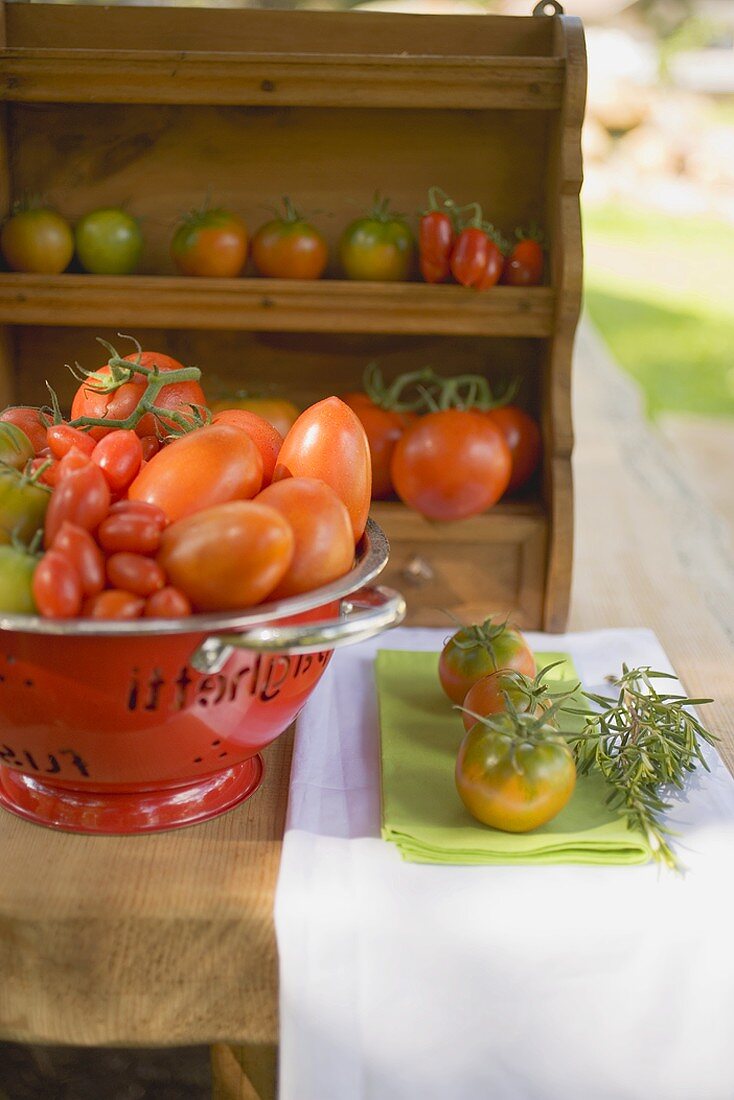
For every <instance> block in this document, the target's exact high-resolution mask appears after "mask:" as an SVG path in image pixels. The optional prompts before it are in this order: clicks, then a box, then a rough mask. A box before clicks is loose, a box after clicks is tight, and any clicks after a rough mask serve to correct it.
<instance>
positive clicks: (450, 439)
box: [390, 409, 512, 520]
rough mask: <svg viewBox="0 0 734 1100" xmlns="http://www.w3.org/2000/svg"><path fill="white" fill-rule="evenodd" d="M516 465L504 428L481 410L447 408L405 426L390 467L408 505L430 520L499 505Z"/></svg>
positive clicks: (396, 488) (395, 484)
mask: <svg viewBox="0 0 734 1100" xmlns="http://www.w3.org/2000/svg"><path fill="white" fill-rule="evenodd" d="M487 428H490V429H491V430H490V431H487ZM511 466H512V463H511V459H510V449H509V447H508V446H507V444H506V443H505V439H504V436H503V435H502V433H501V432H500V430H499V428H497V427H495V425H494V424H491V423H490V422H489V421H488V420H487V419H486V417H484V416H482V415H481V414H479V413H473V412H464V411H461V410H459V409H445V410H444V411H442V412H437V413H429V414H428V415H427V416H422V417H420V418H419V419H418V420H417V421H416V422H415V424H412V425H411V426H410V427H409V428H408V429H407V430H406V432H405V433H404V435H403V436H402V437H401V438H400V439H399V440H398V442H397V444H396V445H395V450H394V451H393V456H392V462H391V466H390V470H391V474H392V480H393V485H394V486H395V491H396V493H397V494H398V496H399V497H400V499H401V500H402V501H403V502H404V503H405V504H407V505H408V506H409V507H411V508H414V509H415V510H416V511H417V512H420V513H421V514H422V515H424V516H426V517H427V518H428V519H434V520H455V519H467V518H468V517H469V516H475V515H477V514H478V513H479V512H484V511H485V510H486V509H487V508H489V507H491V505H493V504H495V503H496V502H497V501H498V500H499V499H500V497H501V496H502V494H503V493H504V491H505V489H506V488H507V486H508V484H509V481H510V470H511Z"/></svg>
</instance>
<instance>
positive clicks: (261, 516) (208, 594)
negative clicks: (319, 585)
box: [158, 500, 295, 611]
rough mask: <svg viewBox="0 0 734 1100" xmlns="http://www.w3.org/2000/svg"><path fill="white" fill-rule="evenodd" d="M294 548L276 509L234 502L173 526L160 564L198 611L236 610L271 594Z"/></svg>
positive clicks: (167, 532)
mask: <svg viewBox="0 0 734 1100" xmlns="http://www.w3.org/2000/svg"><path fill="white" fill-rule="evenodd" d="M294 547H295V538H294V536H293V530H292V529H291V526H290V524H289V523H288V522H287V521H286V520H285V519H284V518H283V516H282V515H281V514H280V513H279V512H276V511H275V509H274V508H269V507H268V506H267V505H266V504H260V503H258V502H256V501H252V500H235V501H230V502H229V503H227V504H218V505H217V506H216V507H214V508H206V509H204V510H203V511H201V512H195V513H194V515H191V516H187V517H186V518H185V519H181V520H179V521H178V523H172V524H171V526H170V527H167V528H166V530H165V531H164V532H163V534H162V536H161V549H160V553H159V555H158V561H159V563H160V564H161V565H162V566H163V568H164V570H165V571H166V574H167V575H168V577H169V579H170V581H171V582H172V584H173V585H175V587H176V588H179V589H180V590H181V591H182V592H183V593H184V595H185V596H187V597H188V599H189V600H190V601H191V605H192V607H194V608H195V609H196V610H197V611H234V610H237V609H238V608H243V607H250V606H251V605H252V604H257V603H260V602H261V601H262V600H264V599H265V598H266V596H269V595H270V593H271V592H272V591H273V590H274V589H275V587H276V586H277V585H278V584H279V583H280V581H281V580H282V579H283V577H284V576H285V574H286V571H287V569H288V566H289V565H290V563H291V561H292V559H293V552H294Z"/></svg>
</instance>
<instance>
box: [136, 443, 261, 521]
mask: <svg viewBox="0 0 734 1100" xmlns="http://www.w3.org/2000/svg"><path fill="white" fill-rule="evenodd" d="M262 477H263V460H262V458H261V456H260V452H259V450H258V449H257V447H256V446H255V444H254V443H253V441H252V439H250V437H249V435H247V434H246V433H245V432H243V431H242V429H241V428H235V427H234V426H233V425H232V424H210V425H208V426H207V427H206V428H199V429H198V430H197V431H194V432H190V433H189V434H188V435H184V436H181V438H180V439H176V440H175V441H174V442H173V443H169V445H168V446H167V447H164V448H163V450H162V451H159V452H158V454H157V455H154V456H153V458H151V460H150V462H148V463H147V464H146V465H145V467H144V468H143V469H142V470H141V471H140V473H139V474H138V476H137V477H136V478H135V481H133V483H132V485H131V486H130V488H129V490H128V497H129V499H130V500H145V501H147V502H148V503H149V504H155V505H157V506H158V507H159V508H160V509H161V510H162V511H163V512H165V514H166V515H167V516H168V518H169V519H170V520H172V521H175V520H179V519H183V517H184V516H188V515H191V513H192V512H197V511H199V510H200V509H202V508H209V507H211V506H212V505H214V504H223V503H225V502H226V501H228V500H245V499H249V498H251V497H254V496H255V494H256V493H257V492H259V490H260V486H261V485H262Z"/></svg>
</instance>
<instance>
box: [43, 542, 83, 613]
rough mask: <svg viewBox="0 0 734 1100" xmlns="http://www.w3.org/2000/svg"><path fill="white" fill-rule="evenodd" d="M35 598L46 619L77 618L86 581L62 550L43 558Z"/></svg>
mask: <svg viewBox="0 0 734 1100" xmlns="http://www.w3.org/2000/svg"><path fill="white" fill-rule="evenodd" d="M33 599H34V600H35V601H36V607H37V608H38V610H39V612H40V613H41V615H43V616H44V618H46V619H73V618H75V617H76V616H77V615H78V614H79V612H80V611H81V607H82V582H81V579H80V577H79V574H78V573H77V571H76V567H75V565H74V563H73V562H72V561H71V560H70V558H68V557H67V556H66V554H64V553H62V551H61V550H49V551H48V552H47V553H45V554H44V555H43V557H42V558H41V560H40V562H39V563H38V566H37V568H36V571H35V573H34V574H33Z"/></svg>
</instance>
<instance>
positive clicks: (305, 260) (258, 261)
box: [252, 198, 329, 279]
mask: <svg viewBox="0 0 734 1100" xmlns="http://www.w3.org/2000/svg"><path fill="white" fill-rule="evenodd" d="M283 207H284V212H283V215H282V217H279V218H274V219H273V220H271V221H269V222H266V224H265V225H263V226H261V227H260V228H259V229H258V231H257V233H256V234H255V236H254V237H253V239H252V260H253V263H254V264H255V267H256V268H257V270H258V272H259V273H260V274H261V275H264V276H265V277H266V278H269V279H318V278H320V276H321V275H323V273H324V268H325V267H326V261H327V260H328V258H329V251H328V248H327V245H326V241H325V240H324V237H323V236H322V234H321V233H319V231H318V229H315V228H314V226H312V225H310V224H309V223H308V222H307V221H305V219H304V218H302V217H301V215H300V214H299V213H298V212H297V211H296V210H295V209H294V207H293V205H292V203H291V201H290V199H288V198H285V199H284V200H283Z"/></svg>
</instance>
